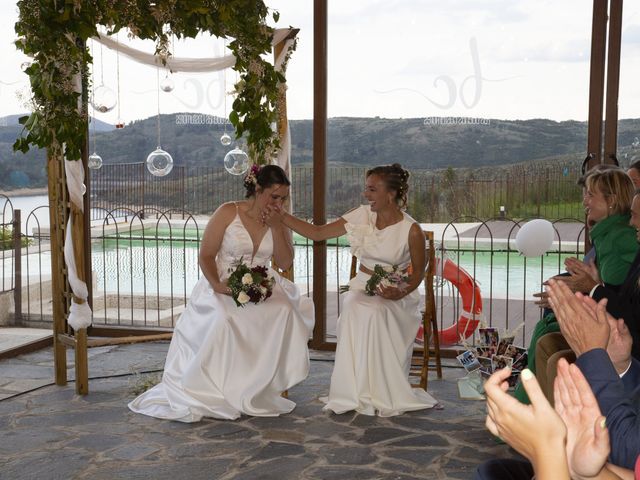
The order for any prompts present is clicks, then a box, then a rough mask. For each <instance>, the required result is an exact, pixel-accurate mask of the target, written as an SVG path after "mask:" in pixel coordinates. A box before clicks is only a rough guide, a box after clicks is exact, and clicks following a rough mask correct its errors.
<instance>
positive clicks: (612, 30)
mask: <svg viewBox="0 0 640 480" xmlns="http://www.w3.org/2000/svg"><path fill="white" fill-rule="evenodd" d="M622 1H623V0H611V4H610V12H609V45H608V48H607V97H606V102H605V103H606V109H605V115H606V117H605V118H606V120H605V123H604V159H603V163H609V164H615V163H616V162H615V160H614V159H617V148H618V92H619V90H620V43H621V38H622Z"/></svg>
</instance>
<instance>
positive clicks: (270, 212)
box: [262, 205, 284, 227]
mask: <svg viewBox="0 0 640 480" xmlns="http://www.w3.org/2000/svg"><path fill="white" fill-rule="evenodd" d="M283 215H284V213H283V211H282V209H281V208H280V207H278V206H277V205H267V206H266V207H265V209H264V210H263V211H262V222H263V223H264V224H265V225H267V226H268V227H276V226H278V225H280V224H281V223H282V218H283Z"/></svg>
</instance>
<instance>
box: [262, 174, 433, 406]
mask: <svg viewBox="0 0 640 480" xmlns="http://www.w3.org/2000/svg"><path fill="white" fill-rule="evenodd" d="M408 179H409V172H407V171H406V170H405V169H403V168H402V167H401V166H400V165H398V164H394V165H389V166H381V167H376V168H373V169H371V170H369V171H368V172H367V176H366V185H365V191H364V196H365V198H366V199H367V201H368V205H362V206H361V207H359V208H356V209H354V210H352V211H350V212H348V213H346V214H344V215H343V216H342V217H341V218H339V219H338V220H336V221H335V222H332V223H329V224H327V225H321V226H316V225H311V224H309V223H307V222H304V221H302V220H300V219H298V218H296V217H294V216H292V215H289V214H287V213H285V212H283V211H282V210H281V209H278V208H277V207H270V208H268V213H267V216H268V217H280V218H281V219H282V220H281V221H282V222H283V223H284V224H285V225H286V226H288V227H290V228H291V229H292V230H294V231H296V232H298V233H299V234H301V235H304V236H305V237H308V238H310V239H312V240H315V241H320V240H326V239H328V238H333V237H338V236H340V235H343V234H345V233H346V234H347V238H348V240H349V243H350V245H351V250H352V253H353V254H354V255H355V256H357V257H358V259H359V260H360V271H359V272H358V274H357V275H356V276H355V277H354V278H353V279H352V280H351V282H350V283H349V291H348V292H347V293H346V298H345V299H344V307H343V310H342V314H341V315H340V318H339V319H338V344H337V347H336V357H335V365H334V368H333V373H332V375H331V386H330V389H329V397H328V399H327V404H326V406H325V407H324V409H325V410H331V411H333V412H335V413H344V412H347V411H350V410H356V411H357V412H359V413H363V414H366V415H376V414H377V415H380V416H383V417H389V416H393V415H399V414H401V413H403V412H407V411H410V410H420V409H424V408H431V407H434V406H435V405H437V401H436V400H435V399H434V398H433V397H432V396H431V395H429V394H428V393H427V392H426V391H425V390H423V389H418V388H412V387H411V385H410V384H409V380H408V376H409V367H410V362H411V355H412V352H413V343H414V339H415V336H416V333H417V330H418V327H419V325H420V319H421V315H420V310H419V303H420V295H419V293H418V290H417V287H418V285H420V282H421V281H422V279H423V278H424V270H425V265H426V263H425V240H424V234H423V233H422V229H421V228H420V225H419V224H418V223H416V222H415V220H413V219H412V218H411V217H410V216H409V215H407V214H406V213H404V212H403V210H402V209H403V207H404V206H405V205H406V199H407V190H408V183H407V181H408ZM376 264H378V265H382V266H387V267H390V266H394V265H395V266H397V267H398V268H399V269H400V270H402V271H404V272H406V273H408V272H412V273H410V274H409V280H408V285H406V287H404V288H396V287H393V286H390V287H386V288H385V287H381V288H379V289H378V290H377V293H376V295H375V296H369V295H367V294H366V293H365V285H366V283H367V280H369V278H371V274H372V273H373V269H374V267H375V265H376ZM409 267H411V268H409Z"/></svg>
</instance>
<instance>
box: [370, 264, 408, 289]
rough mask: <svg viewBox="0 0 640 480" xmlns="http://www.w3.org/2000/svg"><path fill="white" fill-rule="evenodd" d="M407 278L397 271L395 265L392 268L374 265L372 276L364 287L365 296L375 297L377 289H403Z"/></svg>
mask: <svg viewBox="0 0 640 480" xmlns="http://www.w3.org/2000/svg"><path fill="white" fill-rule="evenodd" d="M408 281H409V276H408V275H406V274H404V273H403V272H402V271H401V270H399V269H398V266H397V265H394V266H392V267H383V266H382V265H378V264H376V266H375V267H373V275H371V278H369V280H367V285H366V286H365V287H364V290H365V292H366V293H367V295H375V294H376V291H377V289H378V287H385V288H386V287H395V288H399V289H403V288H405V287H406V286H407V283H408Z"/></svg>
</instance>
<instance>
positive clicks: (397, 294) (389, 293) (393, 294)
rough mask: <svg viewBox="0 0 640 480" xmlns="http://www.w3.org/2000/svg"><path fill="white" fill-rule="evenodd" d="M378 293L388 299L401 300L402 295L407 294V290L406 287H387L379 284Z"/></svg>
mask: <svg viewBox="0 0 640 480" xmlns="http://www.w3.org/2000/svg"><path fill="white" fill-rule="evenodd" d="M376 293H377V294H378V296H380V297H382V298H385V299H387V300H400V299H401V298H402V297H404V296H406V295H407V291H406V289H404V288H398V287H385V286H383V285H378V288H377V289H376Z"/></svg>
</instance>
